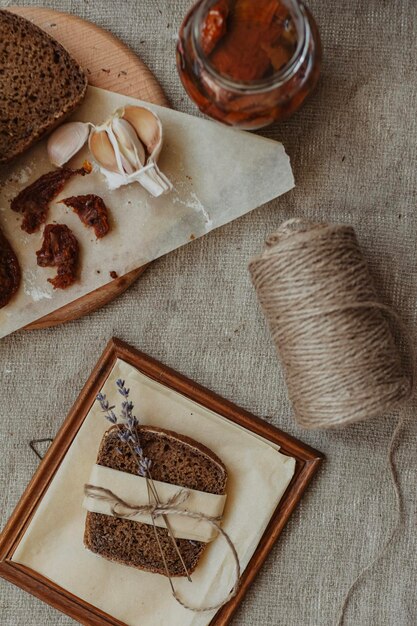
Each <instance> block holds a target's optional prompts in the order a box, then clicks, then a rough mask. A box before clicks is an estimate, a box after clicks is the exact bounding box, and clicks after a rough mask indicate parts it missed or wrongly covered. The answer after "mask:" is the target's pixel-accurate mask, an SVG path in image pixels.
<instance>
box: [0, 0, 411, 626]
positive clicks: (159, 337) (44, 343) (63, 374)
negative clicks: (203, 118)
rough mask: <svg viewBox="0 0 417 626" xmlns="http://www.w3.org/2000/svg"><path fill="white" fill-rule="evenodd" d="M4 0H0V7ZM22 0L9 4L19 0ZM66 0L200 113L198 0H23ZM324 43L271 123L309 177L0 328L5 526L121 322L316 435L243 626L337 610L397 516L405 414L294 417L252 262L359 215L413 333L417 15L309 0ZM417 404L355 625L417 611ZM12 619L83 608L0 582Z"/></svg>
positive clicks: (306, 622) (41, 619)
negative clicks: (183, 54)
mask: <svg viewBox="0 0 417 626" xmlns="http://www.w3.org/2000/svg"><path fill="white" fill-rule="evenodd" d="M8 4H9V3H8V2H5V1H4V0H0V6H1V7H6V6H7V5H8ZM10 4H12V3H10ZM13 4H22V5H23V4H26V5H28V4H30V5H39V6H40V5H43V6H49V7H54V8H56V9H59V10H61V11H69V12H73V13H76V14H78V15H80V16H81V17H84V18H86V19H88V20H91V21H93V22H96V23H97V24H98V25H100V26H102V27H104V28H107V29H109V30H111V31H112V32H113V33H114V34H115V35H117V36H119V37H120V38H121V39H122V40H123V41H125V42H126V43H127V44H128V45H130V46H131V47H132V48H133V50H135V51H136V52H137V53H138V54H139V55H140V56H141V58H142V59H143V60H144V61H145V63H147V64H148V66H149V67H150V68H151V70H153V72H154V73H155V75H156V76H157V78H158V79H159V80H160V82H161V84H162V86H163V87H164V89H165V92H166V94H167V96H168V98H169V99H170V101H171V103H172V105H173V106H174V107H176V108H177V109H179V110H181V111H186V112H189V113H194V114H198V113H197V111H196V109H195V108H194V106H193V105H192V103H191V102H190V101H189V100H188V98H187V96H186V95H185V93H184V91H183V89H182V86H181V84H180V81H179V79H178V77H177V74H176V70H175V56H174V50H175V40H176V33H177V31H178V28H179V26H180V23H181V21H182V19H183V17H184V15H185V12H186V10H187V9H188V8H189V6H190V5H191V2H189V1H188V0H170V1H169V2H168V0H141V1H140V2H136V1H135V0H84V1H83V0H79V1H76V0H56V1H46V0H44V1H43V2H38V1H36V0H35V1H34V0H23V1H22V0H13ZM310 7H311V9H312V11H313V13H314V15H315V16H316V18H317V21H318V24H319V27H320V31H321V34H322V39H323V44H324V66H323V75H322V80H321V83H320V86H319V88H318V91H317V92H316V94H315V95H314V96H313V97H312V98H311V99H310V100H309V102H308V103H307V104H306V106H305V107H304V108H303V109H302V111H300V112H299V113H298V114H297V115H296V116H295V117H293V118H292V119H291V120H289V121H288V122H285V123H283V124H278V125H275V126H274V127H272V128H270V129H267V130H265V131H263V134H264V135H265V136H268V137H272V138H274V139H278V140H280V141H282V142H283V143H284V145H285V147H286V149H287V151H288V153H289V154H290V156H291V159H292V165H293V168H294V174H295V177H296V183H297V188H296V189H295V190H294V191H292V192H290V193H289V194H287V195H285V196H283V197H282V198H280V199H278V200H277V201H274V202H272V203H271V204H269V205H267V206H266V207H262V208H260V209H258V210H256V211H255V212H253V213H252V214H250V215H248V216H246V217H244V218H242V219H240V220H238V221H236V222H233V223H232V224H230V225H228V226H226V227H224V228H221V229H220V230H218V231H215V232H213V233H211V234H210V235H208V236H206V237H204V238H203V239H201V240H198V241H195V242H193V243H191V244H189V245H187V246H186V247H184V248H182V249H180V250H177V251H176V252H174V253H172V254H170V255H168V256H167V257H165V258H163V259H160V260H158V261H156V262H155V263H153V264H152V266H151V267H150V268H149V269H148V270H147V271H146V273H145V274H144V275H143V276H142V277H141V278H140V279H139V280H138V282H137V283H136V285H134V286H133V288H131V289H130V290H129V291H128V292H127V293H126V294H124V295H123V296H122V297H120V298H119V299H118V300H117V301H115V302H113V303H112V304H110V305H109V306H107V307H106V308H104V309H102V310H100V311H98V312H97V313H95V314H93V315H91V316H89V317H87V318H85V319H81V320H79V321H76V322H73V323H70V324H67V325H66V326H64V327H62V328H56V329H51V330H45V331H37V332H34V333H30V334H29V333H26V332H19V333H16V334H14V335H12V336H10V337H7V338H6V339H4V340H2V341H1V343H0V390H1V391H0V396H1V407H0V424H1V425H0V444H1V450H2V454H1V455H0V484H1V486H2V488H1V490H0V503H1V507H0V510H1V514H0V517H1V520H0V522H1V524H2V525H3V524H4V523H5V522H6V520H7V519H8V517H9V515H10V514H11V512H12V510H13V508H14V506H15V505H16V503H17V501H18V499H19V497H20V495H21V494H22V492H23V491H24V489H25V487H26V485H27V483H28V481H29V479H30V478H31V476H32V474H33V472H34V471H35V469H36V467H37V463H38V460H37V458H36V456H35V455H34V454H33V452H32V451H31V450H30V449H29V445H28V442H29V441H30V440H31V439H33V438H40V437H48V436H53V435H54V434H55V432H56V431H57V429H58V428H59V426H60V424H61V422H62V420H63V419H64V418H65V416H66V414H67V411H68V409H69V408H70V406H71V405H72V403H73V401H74V400H75V398H76V396H77V395H78V393H79V391H80V389H81V387H82V386H83V385H84V382H85V380H86V378H87V377H88V375H89V373H90V371H91V369H92V367H93V366H94V364H95V362H96V360H97V358H98V356H99V355H100V353H101V352H102V350H103V348H104V346H105V344H106V343H107V340H108V339H109V337H110V336H112V335H116V336H118V337H120V338H122V339H124V340H126V341H128V342H129V343H131V344H132V345H135V346H137V347H138V348H140V349H142V350H144V351H145V352H148V353H149V354H151V355H153V356H155V357H156V358H158V359H160V360H162V361H163V362H165V363H166V364H167V365H170V366H172V367H174V368H176V369H177V370H179V371H182V372H183V373H184V374H186V375H187V376H189V377H191V378H194V379H195V380H197V381H198V382H200V383H202V384H203V385H205V386H207V387H209V388H211V389H213V390H214V391H216V392H217V393H219V394H221V395H223V396H225V397H226V398H228V399H230V400H232V401H234V402H236V403H238V404H240V405H242V406H244V407H246V408H248V409H249V410H250V411H252V412H254V413H256V414H258V415H260V416H261V417H263V418H264V419H266V420H268V421H270V422H271V423H273V424H275V425H277V426H279V427H280V428H282V429H284V430H286V431H288V432H290V433H292V434H294V435H296V436H298V437H300V438H301V439H303V440H304V441H306V442H307V443H310V444H311V445H313V446H316V447H317V448H318V449H320V450H321V451H323V452H324V453H325V454H326V455H327V461H326V462H325V464H324V465H323V469H322V471H321V472H320V473H319V475H318V477H317V478H316V479H315V481H314V482H313V484H312V485H311V487H310V488H309V490H308V492H307V494H306V496H305V497H304V498H303V500H302V502H301V505H300V506H298V508H297V509H296V511H295V513H294V515H293V517H292V519H291V521H290V523H289V524H288V525H287V527H286V529H285V531H284V533H283V535H282V536H281V538H280V540H279V541H278V543H277V545H276V547H275V549H274V550H273V551H272V553H271V555H270V556H269V558H268V560H267V562H266V564H265V566H264V567H263V569H262V572H261V573H260V575H259V576H258V578H257V580H256V581H255V584H254V585H253V586H252V587H251V589H250V591H249V593H248V594H247V596H246V598H245V600H244V602H243V604H242V606H241V607H240V609H239V611H238V613H237V614H236V617H235V618H234V620H233V624H236V625H239V626H241V625H244V626H276V625H280V626H281V625H282V626H330V625H332V624H334V622H335V619H336V616H337V614H338V611H339V607H340V604H341V602H342V599H343V597H344V594H345V592H346V590H347V588H348V587H349V585H350V582H351V581H352V579H353V578H355V576H356V574H357V573H358V572H359V571H360V570H361V569H362V568H363V567H364V566H365V565H366V564H367V563H369V561H370V560H371V559H372V558H373V556H374V555H375V554H376V552H377V551H378V550H379V548H380V547H381V546H382V545H383V543H384V540H385V537H386V535H387V533H388V532H389V530H390V528H392V526H393V524H394V523H395V499H394V496H393V492H392V489H391V482H390V475H389V471H388V467H387V463H386V449H387V445H388V442H389V439H390V437H391V433H392V431H393V428H394V424H395V419H396V416H387V417H384V418H382V417H381V418H378V419H374V420H372V421H370V422H366V423H363V424H359V425H354V426H351V427H349V428H347V429H344V430H340V431H332V432H304V431H302V430H301V429H299V428H298V427H297V426H296V425H295V423H294V421H293V420H292V418H291V407H290V404H289V401H288V397H287V392H286V387H285V384H284V380H283V374H282V369H281V366H280V364H279V362H278V359H277V357H276V355H275V352H274V347H273V344H272V341H271V339H270V337H269V333H268V331H267V328H266V325H265V322H264V319H263V316H262V314H261V311H260V309H259V307H258V304H257V301H256V297H255V294H254V291H253V288H252V286H251V283H250V278H249V274H248V271H247V264H248V261H249V259H250V258H251V256H253V255H254V254H256V253H258V252H259V251H260V250H261V249H262V246H263V242H264V239H265V238H266V236H267V235H268V234H270V233H272V232H273V231H274V230H275V229H276V228H277V227H278V226H279V224H281V222H282V221H284V220H285V219H288V218H291V217H305V218H309V219H312V220H315V221H330V222H337V223H342V222H344V223H348V224H351V225H353V226H354V228H355V229H356V232H357V234H358V237H359V241H360V243H361V245H362V248H363V250H364V252H365V255H366V256H367V258H368V260H369V263H370V267H371V270H372V272H373V274H374V276H375V278H376V280H377V283H378V286H379V288H380V291H381V294H382V296H383V297H384V299H385V301H386V302H387V303H388V304H393V305H394V306H395V307H396V308H397V309H398V311H399V312H400V314H401V315H402V318H403V320H404V322H405V323H406V324H407V326H408V328H409V329H410V332H411V333H413V334H414V340H415V335H416V330H415V328H416V312H417V306H416V297H417V280H416V279H417V269H416V268H417V248H416V235H417V232H416V231H417V217H416V205H417V176H416V157H417V121H416V114H415V110H416V102H417V76H416V72H415V68H416V65H417V18H416V11H415V3H414V2H412V1H410V0H397V1H396V2H394V1H392V0H390V1H385V2H381V0H368V1H367V2H365V1H363V0H334V2H332V3H329V2H328V0H310ZM416 409H417V405H416V403H415V402H414V404H411V403H410V404H409V406H408V407H407V408H406V409H405V412H406V423H405V427H404V430H403V433H402V437H401V442H400V444H399V446H398V449H397V453H396V460H397V464H398V467H399V470H400V476H401V486H402V490H403V493H404V498H405V508H406V516H407V521H406V523H405V525H404V527H403V528H402V529H401V532H400V534H399V536H398V538H397V540H396V542H395V543H394V545H393V546H392V549H391V550H390V551H389V552H388V554H387V555H386V556H385V557H384V559H383V560H382V561H381V562H380V563H379V564H378V566H377V567H375V568H374V569H373V570H372V571H371V572H369V574H368V576H367V578H366V580H365V581H364V582H362V583H361V584H360V586H359V587H358V589H357V590H356V592H355V594H354V597H353V598H352V601H351V602H350V604H349V607H348V610H347V616H346V621H345V624H348V625H350V626H413V625H414V624H415V623H417V598H416V594H415V588H416V582H417V559H416V551H417V550H416V545H417V539H416V532H415V529H416V519H417V503H416V498H415V488H416V480H417V454H416V441H417V420H416V413H417V411H416ZM0 622H1V624H2V626H21V625H22V626H23V625H25V626H38V625H39V624H44V625H45V626H64V625H65V626H67V625H70V624H74V623H75V622H73V620H71V619H69V618H67V617H66V616H64V615H61V614H60V613H58V612H56V611H55V610H53V609H51V608H49V607H47V606H46V605H45V604H42V603H41V602H39V601H38V600H36V599H35V598H33V597H31V596H29V595H28V594H26V593H24V592H23V591H21V590H19V589H17V588H14V587H13V586H12V585H10V584H8V583H5V582H4V581H0Z"/></svg>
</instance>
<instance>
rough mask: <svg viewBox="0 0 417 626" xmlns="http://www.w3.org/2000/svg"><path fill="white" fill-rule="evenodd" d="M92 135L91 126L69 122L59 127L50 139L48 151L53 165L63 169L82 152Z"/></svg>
mask: <svg viewBox="0 0 417 626" xmlns="http://www.w3.org/2000/svg"><path fill="white" fill-rule="evenodd" d="M89 133H90V124H85V123H84V122H69V123H68V124H62V126H59V128H57V129H56V130H55V131H54V132H53V133H52V135H51V136H50V137H49V139H48V144H47V148H46V149H47V151H48V157H49V160H50V162H51V163H52V165H56V166H57V167H62V166H63V165H64V164H65V163H67V161H69V160H70V159H71V158H72V157H73V156H74V155H75V154H77V152H79V151H80V150H81V148H82V147H83V145H84V144H85V142H86V141H87V137H88V135H89Z"/></svg>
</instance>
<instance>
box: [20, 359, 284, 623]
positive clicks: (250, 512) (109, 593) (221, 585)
mask: <svg viewBox="0 0 417 626" xmlns="http://www.w3.org/2000/svg"><path fill="white" fill-rule="evenodd" d="M118 378H123V379H125V380H126V386H127V387H130V390H131V391H130V393H131V399H132V401H133V402H134V404H135V410H136V411H135V412H136V415H137V416H138V417H139V418H140V421H141V423H143V424H152V425H155V426H161V427H165V428H169V429H171V430H174V431H176V432H179V433H182V434H184V435H188V436H190V437H194V438H195V439H196V440H197V441H200V442H201V443H203V444H205V445H206V446H208V447H209V448H211V449H212V450H213V451H214V452H215V453H216V454H218V456H219V457H220V458H221V459H222V461H223V462H224V463H225V465H226V467H227V470H228V483H227V501H226V508H225V515H224V523H223V527H224V529H225V530H226V531H227V533H229V535H230V537H231V539H232V541H233V542H234V544H235V546H236V548H237V551H238V554H239V559H240V563H241V565H242V569H244V568H245V567H246V566H247V564H248V562H249V560H250V558H251V556H252V554H253V552H254V550H255V548H256V546H257V544H258V543H259V540H260V538H261V536H262V534H263V532H264V530H265V528H266V526H267V524H268V522H269V520H270V518H271V516H272V514H273V512H274V510H275V508H276V507H277V505H278V503H279V501H280V499H281V497H282V495H283V494H284V492H285V489H286V488H287V486H288V484H289V483H290V481H291V478H292V476H293V474H294V469H295V460H294V459H293V458H290V457H287V456H284V455H283V454H281V453H280V452H279V451H278V450H279V448H278V446H274V445H272V444H271V443H270V442H266V441H264V440H263V439H261V438H260V437H255V436H253V435H252V434H251V433H250V432H248V431H247V430H245V429H243V428H241V427H240V426H237V425H235V424H232V423H231V422H229V421H228V420H226V419H225V418H223V417H221V416H220V415H218V414H216V413H214V412H212V411H209V410H207V409H205V408H203V407H201V406H200V405H198V404H196V403H195V402H193V401H192V400H189V399H187V398H185V397H184V396H182V395H181V394H179V393H177V392H175V391H172V390H170V389H168V388H167V387H164V386H163V385H161V384H160V383H157V382H155V381H153V380H151V379H149V378H147V377H146V376H144V375H143V374H141V373H140V372H138V371H137V370H136V369H135V368H133V367H132V366H130V365H129V364H127V363H125V362H124V361H121V360H118V361H117V363H116V365H115V367H114V368H113V370H112V372H111V374H110V376H109V378H108V380H107V381H106V383H105V385H104V387H103V392H104V393H106V394H107V396H108V398H109V399H110V400H111V401H112V404H114V403H117V406H119V398H120V397H121V396H118V394H116V393H115V381H116V380H117V379H118ZM107 428H108V422H106V420H105V419H104V418H103V415H102V413H101V411H100V408H99V407H98V406H97V403H94V405H93V407H92V409H91V410H90V412H89V414H88V415H87V417H86V419H85V421H84V423H83V425H82V427H81V428H80V430H79V432H78V434H77V436H76V437H75V439H74V441H73V443H72V445H71V447H70V449H69V451H68V453H67V455H66V456H65V458H64V460H63V462H62V463H61V466H60V468H59V469H58V471H57V473H56V475H55V477H54V479H53V481H52V483H51V485H50V487H49V489H48V491H47V492H46V494H45V496H44V497H43V499H42V501H41V503H40V505H39V507H38V509H37V511H36V513H35V515H34V517H33V519H32V521H31V524H30V526H29V528H28V530H27V532H26V533H25V535H24V536H23V538H22V540H21V542H20V544H19V547H18V548H17V550H16V552H15V553H14V556H13V560H14V561H16V562H18V563H22V564H24V565H26V566H28V567H31V568H32V569H33V570H35V571H37V572H40V573H41V574H43V575H44V576H46V577H47V578H49V579H51V580H52V581H54V582H55V583H57V584H59V585H60V586H62V587H63V588H64V589H67V590H68V591H70V592H71V593H73V594H75V595H76V596H78V597H80V598H82V599H84V600H86V601H87V602H89V603H91V604H93V605H95V606H96V607H99V608H100V609H102V610H104V611H106V612H107V613H109V614H110V615H112V616H113V617H116V618H117V619H119V620H121V621H123V622H125V623H126V624H128V625H129V626H206V625H207V624H209V622H210V621H211V619H212V617H213V613H203V614H198V613H193V612H191V611H188V610H186V609H184V608H182V607H181V606H180V605H179V604H177V603H176V601H175V600H174V599H173V598H172V596H171V593H170V589H169V584H168V580H167V579H166V578H165V577H163V576H159V575H156V574H149V573H146V572H141V571H139V570H135V569H133V568H130V567H127V566H124V565H120V564H117V563H112V562H110V561H106V560H105V559H103V558H101V557H99V556H97V555H94V554H93V553H91V552H89V551H88V550H86V549H85V548H84V545H83V532H84V524H85V516H86V512H85V510H84V509H83V508H82V502H83V486H84V483H85V482H86V481H87V480H88V477H89V475H90V470H91V467H92V465H93V464H94V463H95V460H96V454H97V450H98V446H99V444H100V441H101V438H102V436H103V433H104V431H105V430H106V429H107ZM232 584H233V559H232V557H231V555H230V553H229V550H228V548H227V547H226V546H225V544H224V543H223V542H222V541H221V539H220V538H218V539H216V540H215V541H214V542H213V543H211V544H210V545H209V546H208V547H207V549H206V552H205V554H204V556H203V559H202V561H201V562H200V564H199V566H198V568H197V570H196V572H195V573H194V574H193V583H191V584H190V583H189V582H188V581H186V580H181V581H178V582H176V585H177V587H178V589H180V590H181V593H182V595H183V597H184V598H185V599H187V600H188V601H191V602H193V603H195V604H197V605H201V604H204V603H207V602H209V603H212V602H216V601H218V600H220V599H222V598H223V597H224V596H225V595H227V593H228V591H229V590H230V588H231V586H232Z"/></svg>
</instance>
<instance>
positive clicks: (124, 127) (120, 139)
mask: <svg viewBox="0 0 417 626" xmlns="http://www.w3.org/2000/svg"><path fill="white" fill-rule="evenodd" d="M112 130H113V133H114V135H115V137H116V140H117V143H118V145H119V148H120V151H121V153H122V154H123V156H124V157H125V158H126V159H127V160H128V161H129V163H130V164H131V165H132V166H133V168H134V169H135V170H138V169H140V168H141V167H143V166H144V165H145V162H146V154H145V148H144V147H143V144H142V142H141V140H140V139H139V137H138V135H137V133H136V131H135V129H134V128H133V126H132V125H131V124H129V122H128V121H126V120H124V119H121V118H119V117H115V118H114V119H113V121H112Z"/></svg>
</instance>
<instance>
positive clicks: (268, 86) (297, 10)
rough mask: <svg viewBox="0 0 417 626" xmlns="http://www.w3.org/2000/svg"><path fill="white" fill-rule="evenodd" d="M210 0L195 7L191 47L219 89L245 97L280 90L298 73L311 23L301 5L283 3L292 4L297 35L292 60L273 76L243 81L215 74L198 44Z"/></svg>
mask: <svg viewBox="0 0 417 626" xmlns="http://www.w3.org/2000/svg"><path fill="white" fill-rule="evenodd" d="M211 1H212V0H206V1H205V2H203V3H201V5H200V6H199V7H198V10H197V13H196V19H195V21H194V27H193V28H192V31H191V35H192V44H193V47H194V50H195V53H196V59H197V60H198V61H199V62H200V63H201V64H203V65H204V69H205V70H206V71H207V72H208V73H209V74H210V75H211V77H212V78H213V79H214V80H215V81H216V82H217V83H218V84H219V85H220V86H221V87H223V88H224V89H227V90H229V91H235V92H244V93H245V94H256V93H259V92H262V93H264V92H266V91H270V90H273V89H276V88H278V87H281V86H282V85H284V84H285V83H286V82H287V81H288V80H289V79H290V78H292V77H293V76H294V75H295V74H296V73H297V72H298V70H299V68H300V66H301V65H302V64H303V62H304V61H305V58H306V55H307V53H308V49H309V46H310V40H311V28H310V22H309V19H308V16H307V13H306V11H305V8H304V5H303V4H302V3H301V2H298V0H286V2H289V3H290V4H291V5H292V9H291V10H292V11H293V14H292V17H293V19H294V23H295V25H296V28H297V34H298V42H297V48H296V49H295V51H294V54H293V55H292V57H291V59H290V60H289V61H288V63H287V64H286V65H284V67H283V68H281V69H280V70H278V71H277V72H275V73H274V74H273V75H272V76H268V77H267V78H260V79H258V80H253V81H246V82H245V81H237V80H234V79H232V78H229V77H227V76H224V75H223V74H221V73H220V72H218V71H217V70H216V68H215V67H214V66H213V65H212V63H210V60H209V59H208V58H207V56H206V55H205V54H204V52H203V50H202V48H201V44H200V41H199V39H200V24H201V22H202V18H203V11H204V9H205V7H206V6H207V4H208V3H209V2H211Z"/></svg>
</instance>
